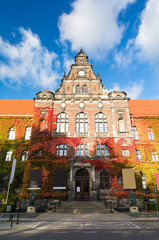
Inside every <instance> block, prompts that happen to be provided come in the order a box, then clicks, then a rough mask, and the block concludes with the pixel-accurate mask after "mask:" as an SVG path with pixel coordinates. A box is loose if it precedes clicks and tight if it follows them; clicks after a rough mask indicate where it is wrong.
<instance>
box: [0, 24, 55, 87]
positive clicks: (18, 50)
mask: <svg viewBox="0 0 159 240" xmlns="http://www.w3.org/2000/svg"><path fill="white" fill-rule="evenodd" d="M19 31H20V33H21V35H22V39H21V41H20V42H19V43H18V44H11V43H9V42H7V41H4V40H3V39H2V38H1V37H0V56H1V61H0V80H1V81H3V82H4V83H6V84H9V85H10V84H14V85H17V86H21V85H31V86H33V87H37V86H40V87H44V88H46V87H49V88H51V89H53V88H54V87H55V86H56V80H57V79H58V77H59V75H58V73H57V71H56V70H55V71H54V70H53V69H55V68H56V67H59V61H58V57H57V55H56V54H55V53H54V52H49V51H48V50H47V49H46V48H45V47H44V46H42V44H41V42H40V39H39V37H38V36H37V35H36V34H33V33H32V32H31V30H30V29H28V30H26V29H24V28H20V29H19ZM2 59H3V60H2Z"/></svg>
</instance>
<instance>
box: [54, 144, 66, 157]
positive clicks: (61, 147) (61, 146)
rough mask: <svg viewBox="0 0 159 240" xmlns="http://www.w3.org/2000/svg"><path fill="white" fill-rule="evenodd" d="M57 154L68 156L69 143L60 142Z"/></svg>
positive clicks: (57, 146)
mask: <svg viewBox="0 0 159 240" xmlns="http://www.w3.org/2000/svg"><path fill="white" fill-rule="evenodd" d="M56 156H58V157H66V156H67V144H66V143H60V144H58V145H56Z"/></svg>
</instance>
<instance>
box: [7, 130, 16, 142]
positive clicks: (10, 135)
mask: <svg viewBox="0 0 159 240" xmlns="http://www.w3.org/2000/svg"><path fill="white" fill-rule="evenodd" d="M8 139H10V140H13V139H15V128H14V127H12V128H11V129H10V130H9V134H8Z"/></svg>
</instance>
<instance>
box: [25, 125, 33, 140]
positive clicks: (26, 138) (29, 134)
mask: <svg viewBox="0 0 159 240" xmlns="http://www.w3.org/2000/svg"><path fill="white" fill-rule="evenodd" d="M31 130H32V127H30V126H28V127H26V128H25V140H30V137H31Z"/></svg>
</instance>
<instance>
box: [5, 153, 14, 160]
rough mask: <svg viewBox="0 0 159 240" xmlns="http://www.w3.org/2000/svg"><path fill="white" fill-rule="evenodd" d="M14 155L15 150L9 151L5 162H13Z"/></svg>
mask: <svg viewBox="0 0 159 240" xmlns="http://www.w3.org/2000/svg"><path fill="white" fill-rule="evenodd" d="M12 155H13V151H7V152H6V156H5V162H11V161H12Z"/></svg>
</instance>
